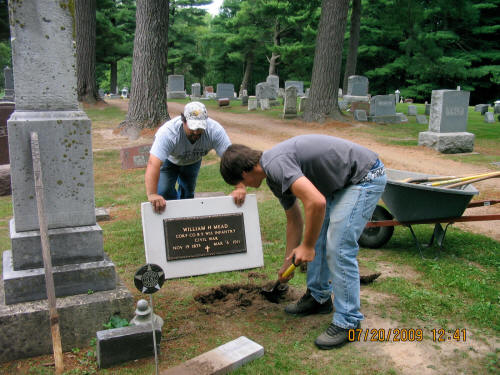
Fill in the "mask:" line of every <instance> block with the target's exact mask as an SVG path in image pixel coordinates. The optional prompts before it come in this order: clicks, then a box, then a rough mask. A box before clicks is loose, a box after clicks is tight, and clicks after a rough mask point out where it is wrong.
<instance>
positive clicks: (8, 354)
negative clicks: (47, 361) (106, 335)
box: [0, 281, 134, 362]
mask: <svg viewBox="0 0 500 375" xmlns="http://www.w3.org/2000/svg"><path fill="white" fill-rule="evenodd" d="M3 301H4V289H3V283H2V282H0V330H1V332H2V334H1V335H0V362H8V361H13V360H15V359H20V358H28V357H34V356H38V355H43V354H50V353H52V337H51V334H50V324H49V307H48V302H47V301H46V300H44V301H34V302H24V303H17V304H14V305H5V304H4V302H3ZM57 311H58V314H59V325H60V330H61V340H62V348H63V350H64V351H69V350H71V349H73V348H82V347H87V346H89V343H90V340H91V339H93V338H94V337H95V335H96V332H97V331H100V330H101V329H102V325H103V324H104V323H107V322H108V321H109V319H110V317H111V316H113V315H119V316H120V317H121V318H124V319H127V320H130V319H131V318H132V317H133V315H134V301H133V298H132V294H131V293H130V292H129V290H128V289H127V288H126V287H125V285H124V284H123V283H122V282H121V281H119V283H118V284H117V287H116V289H113V290H109V291H103V292H96V293H93V294H80V295H75V296H70V297H64V298H58V299H57Z"/></svg>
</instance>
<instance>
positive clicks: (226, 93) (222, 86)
mask: <svg viewBox="0 0 500 375" xmlns="http://www.w3.org/2000/svg"><path fill="white" fill-rule="evenodd" d="M216 94H217V96H216V98H217V99H222V98H227V99H229V100H231V99H234V85H233V84H232V83H218V84H217V93H216Z"/></svg>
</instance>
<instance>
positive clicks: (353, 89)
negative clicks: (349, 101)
mask: <svg viewBox="0 0 500 375" xmlns="http://www.w3.org/2000/svg"><path fill="white" fill-rule="evenodd" d="M347 95H352V96H366V95H368V78H366V77H365V76H350V77H349V78H348V79H347Z"/></svg>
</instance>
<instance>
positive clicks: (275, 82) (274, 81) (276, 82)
mask: <svg viewBox="0 0 500 375" xmlns="http://www.w3.org/2000/svg"><path fill="white" fill-rule="evenodd" d="M266 83H268V84H269V85H271V86H272V87H273V88H274V92H275V95H276V96H275V97H274V98H273V99H275V98H276V97H277V95H278V89H279V88H280V77H278V76H277V75H274V74H271V75H268V76H267V78H266Z"/></svg>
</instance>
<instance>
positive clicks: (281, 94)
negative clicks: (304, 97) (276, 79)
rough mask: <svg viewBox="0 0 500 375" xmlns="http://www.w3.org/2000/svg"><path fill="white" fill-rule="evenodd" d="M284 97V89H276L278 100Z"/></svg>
mask: <svg viewBox="0 0 500 375" xmlns="http://www.w3.org/2000/svg"><path fill="white" fill-rule="evenodd" d="M284 96H285V89H284V88H283V87H280V88H279V89H278V98H283V97H284Z"/></svg>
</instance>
